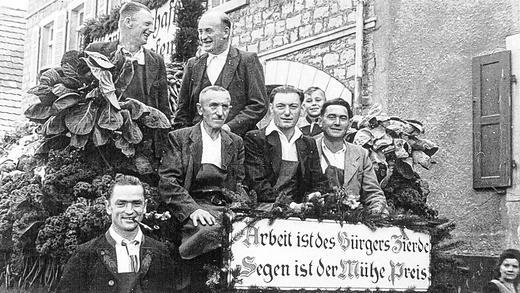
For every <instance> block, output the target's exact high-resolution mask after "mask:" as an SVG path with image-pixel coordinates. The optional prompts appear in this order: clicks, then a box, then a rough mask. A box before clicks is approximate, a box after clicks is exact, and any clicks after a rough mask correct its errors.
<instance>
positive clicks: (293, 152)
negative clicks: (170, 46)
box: [244, 86, 329, 211]
mask: <svg viewBox="0 0 520 293" xmlns="http://www.w3.org/2000/svg"><path fill="white" fill-rule="evenodd" d="M302 101H303V93H302V92H301V91H300V90H297V89H295V88H293V87H291V86H281V87H277V88H275V89H274V90H273V91H272V92H271V94H270V102H271V105H270V107H271V112H272V114H273V120H272V121H271V122H270V123H269V125H268V126H267V127H266V128H263V129H260V130H252V131H249V132H248V133H247V134H246V136H245V137H244V146H245V150H246V157H245V169H246V182H247V184H248V185H249V186H250V187H251V188H253V189H254V190H255V191H256V192H257V194H258V202H259V203H260V205H259V207H260V208H261V209H264V208H267V209H268V208H269V207H270V206H271V205H272V203H273V202H274V201H275V200H276V197H277V196H278V195H279V194H280V193H282V192H283V193H285V194H286V195H288V196H290V197H291V199H292V200H293V202H292V203H291V205H290V207H291V208H293V209H294V210H296V211H299V210H301V209H302V208H305V207H306V204H304V203H302V202H304V201H305V196H306V195H307V197H312V196H313V195H316V194H317V193H319V192H324V191H328V189H329V188H328V185H327V180H326V178H325V177H324V176H323V174H322V173H321V169H320V161H319V156H318V150H317V149H316V142H315V141H314V139H312V138H311V137H307V136H304V135H303V134H302V133H301V131H300V129H299V128H298V127H296V123H297V121H298V118H299V117H300V111H301V104H302ZM310 193H312V194H310ZM309 194H310V195H309Z"/></svg>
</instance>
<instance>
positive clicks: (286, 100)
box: [271, 93, 301, 130]
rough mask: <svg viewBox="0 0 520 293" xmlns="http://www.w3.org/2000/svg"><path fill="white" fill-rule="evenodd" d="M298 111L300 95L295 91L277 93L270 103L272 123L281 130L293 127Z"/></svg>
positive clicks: (299, 108) (296, 120)
mask: <svg viewBox="0 0 520 293" xmlns="http://www.w3.org/2000/svg"><path fill="white" fill-rule="evenodd" d="M300 111H301V102H300V97H299V96H298V94H296V93H278V94H276V95H275V96H274V99H273V102H272V103H271V112H272V113H273V121H274V124H275V125H276V126H277V127H278V128H279V129H281V130H282V129H289V128H293V127H295V126H296V123H297V122H298V118H299V117H300Z"/></svg>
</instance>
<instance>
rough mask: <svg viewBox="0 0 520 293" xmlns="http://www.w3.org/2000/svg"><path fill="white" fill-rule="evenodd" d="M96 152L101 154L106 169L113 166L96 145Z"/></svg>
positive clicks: (110, 168)
mask: <svg viewBox="0 0 520 293" xmlns="http://www.w3.org/2000/svg"><path fill="white" fill-rule="evenodd" d="M96 149H97V151H98V153H99V156H101V159H103V162H105V165H107V167H108V170H109V171H110V170H112V169H113V167H112V165H110V163H109V162H108V160H107V159H106V158H105V155H103V152H102V151H101V150H100V149H99V147H96Z"/></svg>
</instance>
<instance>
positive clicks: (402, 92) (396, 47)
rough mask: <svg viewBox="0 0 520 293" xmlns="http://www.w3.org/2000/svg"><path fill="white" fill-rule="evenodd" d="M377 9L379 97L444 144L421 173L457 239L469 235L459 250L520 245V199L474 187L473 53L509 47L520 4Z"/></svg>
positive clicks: (412, 3)
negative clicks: (507, 39) (508, 39)
mask: <svg viewBox="0 0 520 293" xmlns="http://www.w3.org/2000/svg"><path fill="white" fill-rule="evenodd" d="M375 14H376V15H377V17H378V25H379V29H378V30H377V31H375V33H374V47H375V57H376V63H377V66H376V71H375V77H374V83H373V86H374V91H373V94H374V95H373V99H374V101H377V102H380V103H382V104H383V105H384V108H385V109H386V110H387V111H388V113H392V114H396V115H399V116H402V117H406V118H410V119H417V120H420V121H423V122H424V123H425V125H426V127H427V128H426V136H427V137H428V138H430V139H432V140H433V141H435V142H437V143H438V144H439V146H440V148H441V149H440V151H439V152H438V153H437V155H436V157H435V160H436V161H437V162H438V163H437V164H436V165H434V166H433V167H432V169H431V170H430V171H426V170H424V171H421V172H420V173H421V175H422V177H424V178H426V179H427V180H428V182H429V183H430V187H431V190H432V193H431V195H430V198H429V203H430V204H431V205H432V206H434V207H435V208H436V209H437V210H439V211H440V213H441V216H445V217H447V218H450V219H453V220H455V223H456V224H457V229H456V231H455V238H456V239H457V240H463V241H465V244H464V245H463V246H461V247H459V248H458V249H457V252H458V253H463V254H481V255H489V254H498V253H500V251H501V250H502V249H504V248H506V247H509V246H514V247H518V237H517V232H516V229H517V227H518V213H519V212H520V206H518V203H516V202H513V201H510V200H508V196H505V195H500V194H498V193H497V192H495V191H476V190H474V189H473V188H472V182H473V177H472V174H473V173H472V162H473V161H472V160H473V159H472V137H473V129H472V73H471V64H472V63H471V62H472V58H473V57H476V56H480V55H485V54H490V53H493V52H498V51H503V50H505V49H506V37H507V36H510V35H512V34H516V33H518V32H519V25H520V23H519V21H518V3H515V0H496V1H457V0H444V1H441V3H439V2H438V1H421V0H407V1H404V0H378V1H376V5H375ZM514 103H515V102H514ZM514 115H520V113H518V112H517V113H515V112H513V116H514ZM513 133H514V134H513V135H518V131H516V133H515V132H513ZM513 147H514V151H516V152H518V147H519V146H518V145H517V146H513ZM515 148H516V150H515ZM514 172H518V171H516V170H515V171H514ZM508 193H510V191H508Z"/></svg>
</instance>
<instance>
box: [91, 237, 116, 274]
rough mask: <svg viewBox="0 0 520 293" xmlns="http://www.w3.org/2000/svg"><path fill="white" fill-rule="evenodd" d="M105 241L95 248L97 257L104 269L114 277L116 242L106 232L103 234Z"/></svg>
mask: <svg viewBox="0 0 520 293" xmlns="http://www.w3.org/2000/svg"><path fill="white" fill-rule="evenodd" d="M104 238H105V239H102V240H105V241H100V245H99V247H98V248H97V250H96V251H97V254H98V257H99V258H100V259H101V260H102V262H103V264H104V265H105V267H106V268H107V269H108V271H109V272H110V273H111V274H112V275H114V276H116V275H117V256H116V248H115V245H116V242H115V240H114V239H113V238H112V237H111V236H110V233H109V232H108V231H107V232H106V233H105V237H104Z"/></svg>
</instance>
